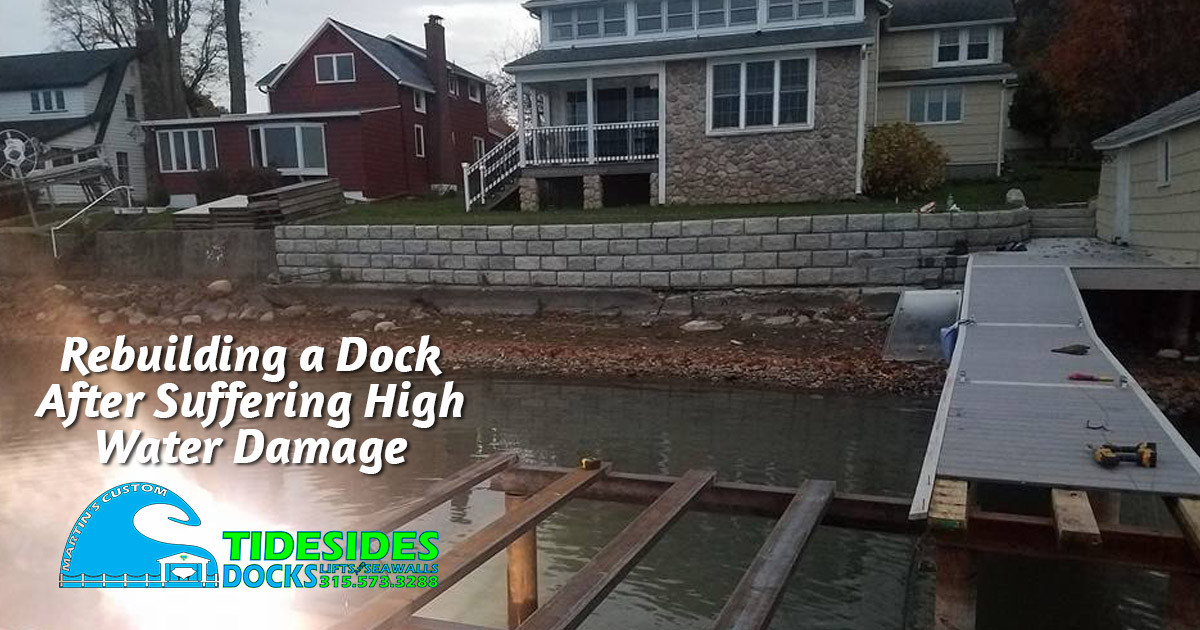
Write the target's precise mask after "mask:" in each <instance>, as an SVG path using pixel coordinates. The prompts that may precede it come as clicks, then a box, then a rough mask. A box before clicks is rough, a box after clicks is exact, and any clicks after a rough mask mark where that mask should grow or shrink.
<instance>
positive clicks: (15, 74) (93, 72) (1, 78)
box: [0, 48, 137, 91]
mask: <svg viewBox="0 0 1200 630" xmlns="http://www.w3.org/2000/svg"><path fill="white" fill-rule="evenodd" d="M136 56H137V51H135V50H133V49H132V48H104V49H100V50H71V51H63V52H51V53H39V54H34V55H15V56H12V57H0V91H15V90H36V89H42V88H60V87H71V86H76V85H84V84H86V83H87V82H88V81H91V80H92V79H93V78H95V77H97V76H100V75H101V74H103V73H105V72H107V71H108V70H109V69H110V68H114V67H120V68H121V69H124V68H125V64H127V63H129V61H130V60H132V59H133V58H134V57H136Z"/></svg>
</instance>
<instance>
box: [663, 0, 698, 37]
mask: <svg viewBox="0 0 1200 630" xmlns="http://www.w3.org/2000/svg"><path fill="white" fill-rule="evenodd" d="M695 10H696V9H695V4H694V3H693V0H667V30H669V31H677V30H682V29H691V28H693V24H694V21H693V20H694V17H695V16H694V15H693V13H695Z"/></svg>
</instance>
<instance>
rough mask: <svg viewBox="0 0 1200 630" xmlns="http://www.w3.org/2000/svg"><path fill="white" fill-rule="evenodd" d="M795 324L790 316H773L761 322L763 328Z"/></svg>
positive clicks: (794, 319)
mask: <svg viewBox="0 0 1200 630" xmlns="http://www.w3.org/2000/svg"><path fill="white" fill-rule="evenodd" d="M794 323H796V318H795V317H792V316H791V315H775V316H774V317H768V318H766V319H764V320H763V325H764V326H772V327H774V326H791V325H792V324H794Z"/></svg>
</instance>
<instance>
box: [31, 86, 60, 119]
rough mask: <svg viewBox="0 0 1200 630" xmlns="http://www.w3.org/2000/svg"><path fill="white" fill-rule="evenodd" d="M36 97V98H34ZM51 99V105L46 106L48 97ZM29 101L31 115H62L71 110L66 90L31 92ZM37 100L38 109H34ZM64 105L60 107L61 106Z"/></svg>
mask: <svg viewBox="0 0 1200 630" xmlns="http://www.w3.org/2000/svg"><path fill="white" fill-rule="evenodd" d="M34 95H36V96H34ZM47 95H49V97H50V99H49V100H50V105H49V106H47V105H46V96H47ZM29 96H30V97H31V98H30V100H29V106H30V110H29V113H31V114H61V113H62V112H65V111H67V110H68V109H70V108H69V107H67V93H66V92H65V91H64V90H53V89H51V90H31V91H30V92H29ZM35 98H36V99H37V107H36V108H34V107H33V100H34V99H35ZM60 103H61V104H62V106H61V107H60V106H59V104H60Z"/></svg>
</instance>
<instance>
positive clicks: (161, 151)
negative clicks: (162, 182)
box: [158, 129, 217, 173]
mask: <svg viewBox="0 0 1200 630" xmlns="http://www.w3.org/2000/svg"><path fill="white" fill-rule="evenodd" d="M215 168H217V136H216V132H214V131H213V130H212V129H182V130H171V131H160V132H158V170H159V171H160V172H162V173H187V172H192V171H206V170H209V169H215Z"/></svg>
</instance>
